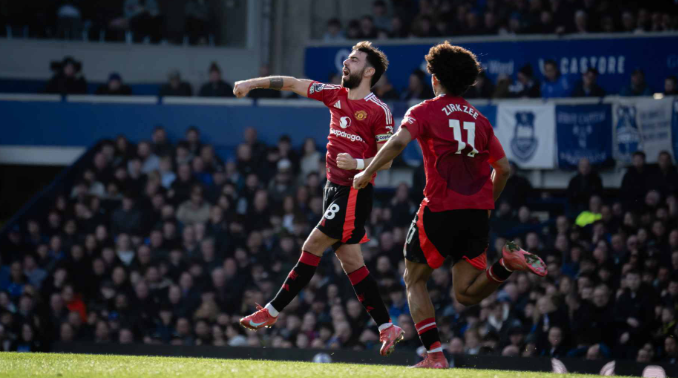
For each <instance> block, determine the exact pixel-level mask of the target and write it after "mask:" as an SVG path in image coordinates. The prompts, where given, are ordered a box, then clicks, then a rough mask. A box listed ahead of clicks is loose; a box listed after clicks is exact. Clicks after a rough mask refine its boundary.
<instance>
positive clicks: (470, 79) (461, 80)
mask: <svg viewBox="0 0 678 378" xmlns="http://www.w3.org/2000/svg"><path fill="white" fill-rule="evenodd" d="M426 63H427V64H426V69H427V70H428V72H429V73H430V74H431V75H435V77H436V78H437V79H438V81H440V84H442V86H443V87H444V88H445V90H446V91H447V92H448V93H449V94H451V95H454V96H461V95H462V94H464V92H466V91H467V90H468V89H469V87H471V86H472V85H473V84H474V83H475V82H476V79H477V78H478V75H479V74H480V72H481V70H482V68H481V67H480V63H479V62H478V59H477V58H476V55H475V54H474V53H472V52H470V51H469V50H466V49H465V48H463V47H460V46H453V45H451V44H450V42H448V41H445V42H443V43H441V44H439V45H436V46H433V47H431V49H430V50H429V52H428V55H426Z"/></svg>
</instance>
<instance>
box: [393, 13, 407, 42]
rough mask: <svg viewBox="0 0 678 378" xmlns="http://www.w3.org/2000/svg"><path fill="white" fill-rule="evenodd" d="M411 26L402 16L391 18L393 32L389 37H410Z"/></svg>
mask: <svg viewBox="0 0 678 378" xmlns="http://www.w3.org/2000/svg"><path fill="white" fill-rule="evenodd" d="M409 35H410V32H409V28H408V27H407V26H406V25H405V22H404V21H403V19H402V18H401V17H400V16H395V17H393V18H392V19H391V32H390V33H389V35H388V36H389V38H407V37H409Z"/></svg>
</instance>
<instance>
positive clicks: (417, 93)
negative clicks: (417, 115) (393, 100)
mask: <svg viewBox="0 0 678 378" xmlns="http://www.w3.org/2000/svg"><path fill="white" fill-rule="evenodd" d="M430 98H433V90H432V89H431V88H430V87H429V86H428V84H427V83H426V74H425V73H424V71H422V70H420V69H418V68H417V69H416V70H414V71H412V74H410V81H409V84H408V86H407V89H406V90H405V91H404V92H403V93H402V94H401V95H400V99H401V100H403V101H409V100H428V99H430Z"/></svg>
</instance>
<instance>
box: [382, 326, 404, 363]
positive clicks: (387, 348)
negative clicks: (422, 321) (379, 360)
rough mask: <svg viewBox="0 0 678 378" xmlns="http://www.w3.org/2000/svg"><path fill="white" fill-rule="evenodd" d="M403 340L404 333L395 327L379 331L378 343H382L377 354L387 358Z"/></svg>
mask: <svg viewBox="0 0 678 378" xmlns="http://www.w3.org/2000/svg"><path fill="white" fill-rule="evenodd" d="M404 338H405V332H404V331H403V329H402V328H400V327H398V326H397V325H392V326H390V327H388V328H386V329H384V330H382V331H379V341H380V342H382V343H383V344H382V345H381V349H380V350H379V354H381V355H382V356H388V355H389V354H391V353H393V349H395V345H396V344H397V343H398V342H400V341H403V339H404Z"/></svg>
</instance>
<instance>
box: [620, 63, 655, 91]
mask: <svg viewBox="0 0 678 378" xmlns="http://www.w3.org/2000/svg"><path fill="white" fill-rule="evenodd" d="M619 95H620V96H652V90H651V89H650V87H648V85H647V83H646V82H645V73H644V72H643V70H641V69H640V68H636V69H635V70H634V71H633V73H632V74H631V83H630V84H629V85H628V86H626V87H624V88H622V90H621V91H620V92H619Z"/></svg>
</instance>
